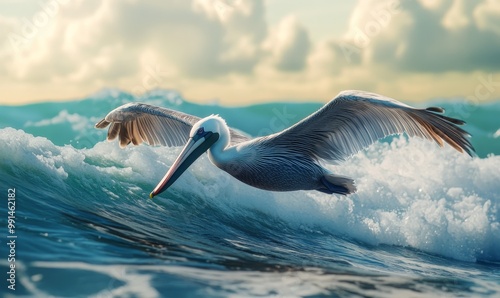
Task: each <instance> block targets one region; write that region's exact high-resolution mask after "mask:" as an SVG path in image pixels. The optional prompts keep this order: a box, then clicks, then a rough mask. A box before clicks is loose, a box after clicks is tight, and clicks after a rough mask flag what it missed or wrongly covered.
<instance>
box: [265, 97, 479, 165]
mask: <svg viewBox="0 0 500 298" xmlns="http://www.w3.org/2000/svg"><path fill="white" fill-rule="evenodd" d="M442 112H444V110H443V109H441V108H437V107H431V108H427V109H416V108H412V107H410V106H408V105H405V104H403V103H401V102H398V101H396V100H394V99H392V98H388V97H384V96H381V95H378V94H374V93H368V92H362V91H343V92H341V93H340V94H339V95H338V96H337V97H336V98H334V99H333V100H332V101H330V102H329V103H327V104H326V105H325V106H323V107H322V108H321V109H320V110H318V111H317V112H315V113H314V114H312V115H310V116H309V117H307V118H305V119H304V120H302V121H300V122H299V123H297V124H295V125H293V126H292V127H290V128H288V129H286V130H284V131H282V132H280V133H277V134H274V135H271V136H269V137H267V138H266V140H264V141H265V142H268V144H269V145H272V146H278V147H283V149H284V150H288V151H296V152H300V153H301V154H306V155H308V156H310V157H312V158H314V159H324V160H345V159H346V158H348V157H349V156H351V155H353V154H355V153H356V152H358V151H360V150H362V149H363V148H366V147H368V146H369V145H371V144H372V143H374V142H375V141H377V140H378V139H380V138H383V137H386V136H389V135H394V134H402V133H406V134H408V135H409V136H417V137H421V138H425V139H429V140H434V141H435V142H437V143H438V144H439V145H440V146H443V144H444V142H446V143H448V144H449V145H451V146H452V147H453V148H455V149H456V150H458V151H460V152H466V153H468V154H469V155H472V152H474V148H473V146H472V144H471V143H470V141H469V139H468V137H469V136H470V135H469V134H468V133H467V132H466V131H465V130H463V129H462V128H460V127H458V126H457V125H462V124H464V123H465V122H464V121H462V120H459V119H454V118H451V117H447V116H444V115H441V114H439V113H442ZM285 148H286V149H285Z"/></svg>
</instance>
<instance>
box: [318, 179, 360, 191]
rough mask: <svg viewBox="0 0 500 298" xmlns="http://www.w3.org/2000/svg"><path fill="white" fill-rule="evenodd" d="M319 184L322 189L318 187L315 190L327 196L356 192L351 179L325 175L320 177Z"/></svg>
mask: <svg viewBox="0 0 500 298" xmlns="http://www.w3.org/2000/svg"><path fill="white" fill-rule="evenodd" d="M321 183H322V184H323V187H320V188H318V189H317V190H318V191H321V192H324V193H327V194H333V193H337V194H341V195H348V194H351V193H355V192H356V185H355V183H354V180H352V179H351V178H347V177H343V176H337V175H333V174H326V175H324V176H323V177H321Z"/></svg>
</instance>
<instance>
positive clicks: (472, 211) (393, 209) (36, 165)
mask: <svg viewBox="0 0 500 298" xmlns="http://www.w3.org/2000/svg"><path fill="white" fill-rule="evenodd" d="M0 144H1V145H0V149H1V150H2V152H3V154H2V158H0V161H1V162H2V164H5V163H9V162H14V163H16V167H17V168H21V169H25V170H26V171H35V172H36V173H37V175H42V176H43V179H42V178H41V179H40V183H42V182H43V183H51V184H53V185H54V186H56V187H60V188H65V187H68V186H67V184H66V182H65V181H66V180H67V179H68V177H70V176H71V175H78V179H77V180H78V181H79V183H81V185H83V186H85V185H88V187H89V189H94V188H96V187H104V186H106V185H110V184H116V183H122V184H127V186H126V187H125V188H128V189H129V191H130V192H132V193H136V194H137V193H142V192H143V193H144V197H145V198H147V194H148V193H149V191H150V189H140V188H137V186H138V185H141V186H143V188H148V187H153V186H154V185H155V184H156V183H157V182H158V181H159V179H161V177H162V176H163V175H164V174H165V171H166V170H167V169H168V166H169V165H170V164H171V163H172V162H173V160H174V158H175V157H176V154H177V153H178V152H179V150H178V149H172V148H152V147H147V146H139V147H129V148H126V149H124V150H122V149H120V148H119V147H118V146H117V144H116V143H109V142H101V143H98V144H97V145H96V146H95V147H93V148H91V149H81V150H79V149H75V148H73V147H72V146H64V147H60V146H55V145H54V144H52V143H51V142H50V141H49V140H47V139H45V138H40V137H33V136H31V135H28V134H25V133H24V132H22V131H20V130H14V129H10V128H7V129H2V130H0ZM2 159H3V160H2ZM331 169H332V170H333V171H335V172H336V173H338V174H342V175H346V176H349V177H352V178H354V179H355V180H356V181H357V186H358V193H356V194H354V195H351V196H347V197H344V196H333V195H325V194H322V193H319V192H314V191H307V192H306V191H299V192H289V193H275V192H267V191H263V190H259V189H255V188H253V187H250V186H248V185H245V184H243V183H241V182H239V181H237V180H236V179H234V178H232V177H231V176H229V175H228V174H226V173H224V172H222V171H220V170H219V169H217V168H216V167H215V166H213V165H212V164H210V162H209V161H208V159H207V158H206V156H204V157H202V158H201V159H200V160H199V161H197V162H195V163H194V164H193V165H192V166H191V168H190V169H189V170H188V171H186V173H185V174H184V175H183V176H182V177H181V178H180V179H179V180H178V181H177V182H176V183H175V184H174V185H173V186H172V190H171V191H178V192H183V193H191V194H194V195H197V196H199V197H201V198H203V200H205V201H206V202H207V203H210V204H214V205H216V206H217V207H218V208H219V209H220V210H222V211H223V212H226V213H227V214H228V215H230V216H235V217H237V216H238V215H239V214H245V215H248V214H252V212H253V210H257V211H259V212H261V213H264V214H267V215H268V216H270V217H274V218H278V219H280V220H282V221H284V222H286V223H287V224H289V225H290V226H292V227H296V228H298V229H309V230H310V229H313V230H321V231H326V232H330V233H334V234H340V235H346V236H348V237H351V238H355V239H357V240H360V241H364V242H367V243H371V244H389V245H398V246H410V247H414V248H417V249H420V250H423V251H426V252H431V253H436V254H439V255H443V256H448V257H452V258H456V259H460V260H466V261H475V260H477V259H483V260H491V261H499V260H500V213H499V202H500V185H499V181H500V171H499V170H498V169H500V157H499V156H490V157H488V158H484V159H480V158H470V157H468V156H466V155H463V154H459V153H457V152H455V151H453V149H451V148H448V147H445V148H442V149H440V148H439V147H437V146H436V145H435V144H433V143H431V142H426V141H423V140H419V139H412V140H411V141H410V142H408V141H406V139H405V138H399V139H396V140H394V141H393V142H392V143H391V144H387V143H377V144H375V145H373V146H371V147H370V148H369V149H368V150H367V151H365V152H361V153H359V154H357V155H356V156H354V157H353V158H351V159H349V160H348V161H346V162H345V163H343V164H341V165H337V166H331ZM117 181H118V182H117ZM158 199H159V200H166V199H164V198H158Z"/></svg>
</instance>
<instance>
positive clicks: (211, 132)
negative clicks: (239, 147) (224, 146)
mask: <svg viewBox="0 0 500 298" xmlns="http://www.w3.org/2000/svg"><path fill="white" fill-rule="evenodd" d="M227 129H228V128H227V126H226V124H225V122H224V120H223V119H222V118H220V117H218V116H214V115H212V116H208V117H206V118H203V119H201V120H200V121H198V122H197V123H195V125H193V128H192V129H191V132H190V133H189V139H188V141H187V143H186V145H185V146H184V148H183V149H182V151H181V153H180V154H179V156H178V157H177V159H176V160H175V161H174V163H173V164H172V166H171V167H170V169H169V170H168V172H167V173H166V174H165V176H164V177H163V179H161V181H160V182H159V183H158V185H157V186H156V187H155V189H154V190H153V191H152V192H151V193H150V194H149V197H150V198H153V197H154V196H156V195H158V194H160V193H162V192H163V191H165V190H166V189H167V188H169V187H170V186H171V185H172V184H173V183H174V182H175V180H177V179H178V178H179V177H180V176H181V175H182V173H184V171H185V170H186V169H187V168H188V167H189V166H190V165H191V164H192V163H193V162H194V161H195V160H196V159H197V158H198V157H200V155H201V154H203V152H205V151H207V150H208V148H210V147H211V146H212V145H213V144H214V143H215V142H217V141H218V140H219V137H220V135H221V133H222V134H224V133H225V132H226V131H225V130H227Z"/></svg>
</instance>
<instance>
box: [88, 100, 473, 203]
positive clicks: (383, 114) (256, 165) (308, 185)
mask: <svg viewBox="0 0 500 298" xmlns="http://www.w3.org/2000/svg"><path fill="white" fill-rule="evenodd" d="M443 112H444V110H443V109H441V108H437V107H430V108H427V109H416V108H412V107H410V106H408V105H405V104H403V103H401V102H398V101H396V100H394V99H391V98H388V97H384V96H381V95H378V94H374V93H368V92H363V91H344V92H341V93H340V94H339V95H338V96H337V97H336V98H334V99H333V100H331V101H330V102H329V103H327V104H326V105H324V106H323V107H322V108H321V109H319V110H318V111H316V112H315V113H313V114H311V115H310V116H308V117H307V118H305V119H303V120H302V121H300V122H299V123H297V124H295V125H293V126H291V127H289V128H288V129H285V130H283V131H281V132H278V133H275V134H272V135H269V136H264V137H259V138H255V139H250V138H248V137H247V136H245V135H244V134H242V133H240V132H238V131H236V130H234V129H229V128H227V127H226V128H227V129H228V130H229V133H230V136H227V138H226V137H225V136H223V134H224V131H223V130H224V129H217V130H221V131H217V133H220V134H221V140H219V141H218V142H219V143H220V142H227V144H223V145H220V144H217V143H216V144H214V145H213V148H210V149H209V157H210V159H211V161H212V162H213V163H214V164H215V165H217V166H218V167H219V168H221V169H222V170H224V171H226V172H228V173H229V174H231V175H232V176H234V177H235V178H237V179H238V180H240V181H242V182H245V183H247V184H249V185H252V186H255V187H258V188H261V189H266V190H274V191H291V190H300V189H302V190H312V189H314V190H318V191H322V192H325V193H339V194H344V195H345V194H349V193H353V192H355V191H356V187H355V184H354V181H353V180H352V179H350V178H347V177H342V176H338V175H335V174H333V173H331V172H329V171H328V170H327V169H325V168H323V167H322V166H321V165H320V162H321V161H341V160H345V159H346V158H348V157H349V156H351V155H353V154H355V153H356V152H358V151H360V150H361V149H363V148H366V147H367V146H369V145H370V144H372V143H374V142H375V141H376V140H378V139H380V138H383V137H385V136H389V135H393V134H402V133H406V134H408V135H409V136H412V137H413V136H416V137H421V138H425V139H429V140H434V141H435V142H437V143H438V144H439V145H440V146H443V144H444V143H448V144H449V145H451V146H452V147H453V148H455V149H456V150H458V151H459V152H466V153H467V154H469V155H472V152H474V148H473V146H472V144H471V143H470V141H469V139H468V137H469V134H468V133H467V132H466V131H464V130H463V129H461V128H460V127H458V125H462V124H464V122H463V121H461V120H458V119H454V118H450V117H447V116H444V115H442V113H443ZM214 119H215V120H217V119H220V118H217V117H215V118H214V117H212V118H211V120H214ZM204 120H205V119H200V118H198V117H196V116H192V115H188V114H184V113H181V112H177V111H173V110H169V109H165V108H159V107H155V106H150V105H146V104H140V103H133V104H126V105H123V106H121V107H119V108H117V109H115V110H113V111H111V112H110V113H109V114H108V115H107V116H106V118H105V119H103V120H101V121H100V122H99V123H97V124H96V127H97V128H105V127H106V126H108V125H109V124H111V126H110V128H109V131H108V140H113V139H115V138H116V137H118V138H119V141H120V146H122V147H124V146H126V145H127V144H129V143H133V144H134V145H138V144H140V143H142V142H146V143H148V144H150V145H166V146H180V145H182V144H183V143H185V141H186V139H188V138H189V136H190V132H191V133H192V129H194V128H193V126H196V128H198V127H203V123H202V122H203V121H204ZM217 121H222V123H223V124H222V125H223V126H225V122H224V121H223V120H222V119H220V120H217ZM219 147H220V148H219ZM216 148H219V149H216ZM217 150H218V151H217ZM219 151H220V152H219Z"/></svg>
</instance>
